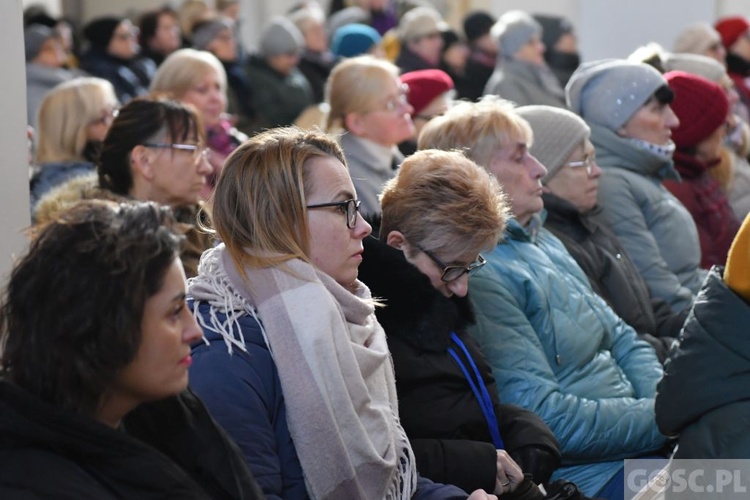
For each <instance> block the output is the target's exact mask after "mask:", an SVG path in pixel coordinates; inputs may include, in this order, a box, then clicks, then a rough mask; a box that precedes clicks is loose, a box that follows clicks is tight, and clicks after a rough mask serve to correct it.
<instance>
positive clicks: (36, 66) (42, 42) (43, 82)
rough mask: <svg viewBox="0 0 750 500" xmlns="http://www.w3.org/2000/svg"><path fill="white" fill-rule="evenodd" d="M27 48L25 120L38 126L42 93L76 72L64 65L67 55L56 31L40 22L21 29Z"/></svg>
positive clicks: (68, 78)
mask: <svg viewBox="0 0 750 500" xmlns="http://www.w3.org/2000/svg"><path fill="white" fill-rule="evenodd" d="M23 43H24V48H25V52H26V123H27V124H28V125H31V126H32V127H34V128H37V112H38V109H39V104H40V103H41V102H42V99H43V98H44V96H45V94H47V92H49V91H50V90H52V89H53V88H55V87H56V86H57V85H59V84H61V83H63V82H67V81H68V80H72V79H73V78H74V77H75V75H74V74H73V73H72V72H71V71H68V70H67V69H66V68H65V62H66V60H67V56H66V54H65V51H64V50H63V48H62V43H61V41H60V38H59V37H58V36H57V33H55V31H54V30H53V29H52V28H48V27H47V26H42V25H41V24H32V25H31V26H27V27H25V28H24V29H23Z"/></svg>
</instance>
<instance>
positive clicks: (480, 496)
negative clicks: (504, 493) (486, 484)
mask: <svg viewBox="0 0 750 500" xmlns="http://www.w3.org/2000/svg"><path fill="white" fill-rule="evenodd" d="M467 500H497V497H496V496H495V495H490V494H489V493H487V492H486V491H484V490H474V491H472V492H471V495H469V498H468V499H467Z"/></svg>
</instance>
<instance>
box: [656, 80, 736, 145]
mask: <svg viewBox="0 0 750 500" xmlns="http://www.w3.org/2000/svg"><path fill="white" fill-rule="evenodd" d="M664 78H665V79H666V80H667V83H668V84H669V87H670V88H671V89H672V90H673V91H674V100H673V101H672V103H671V104H670V106H671V107H672V111H674V113H675V114H676V115H677V118H679V119H680V126H679V127H677V128H675V129H672V140H673V141H674V143H675V144H676V145H677V147H678V148H680V149H683V148H690V147H693V146H696V145H698V144H700V142H701V141H703V140H704V139H706V138H708V137H709V136H710V135H711V134H713V133H714V132H715V131H716V129H717V128H719V127H720V126H722V125H723V124H724V122H725V121H726V119H727V113H728V112H729V101H728V100H727V95H726V93H725V92H724V90H723V89H722V88H721V87H720V86H719V85H717V84H716V83H714V82H712V81H709V80H706V79H705V78H703V77H702V76H698V75H693V74H690V73H685V72H684V71H670V72H669V73H667V74H665V75H664Z"/></svg>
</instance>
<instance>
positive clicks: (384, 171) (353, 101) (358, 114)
mask: <svg viewBox="0 0 750 500" xmlns="http://www.w3.org/2000/svg"><path fill="white" fill-rule="evenodd" d="M398 73H399V71H398V68H397V67H396V66H394V65H393V64H391V63H389V62H387V61H383V60H380V59H376V58H375V57H372V56H361V57H353V58H351V59H347V60H346V61H344V62H342V63H340V64H339V65H338V66H336V67H335V68H334V70H333V71H332V72H331V76H330V77H329V78H328V83H327V87H326V101H327V102H328V104H329V105H330V111H329V115H328V125H327V127H328V130H329V131H331V132H334V131H342V132H343V135H342V136H341V140H340V143H341V148H342V149H343V150H344V154H345V155H346V160H347V163H348V165H349V171H350V172H351V176H352V180H353V181H354V186H355V187H356V188H357V193H359V199H360V200H362V213H364V214H368V215H376V214H379V213H380V203H379V202H378V195H379V194H380V191H381V190H382V188H383V184H384V183H385V182H386V181H387V180H389V179H390V178H392V177H393V176H394V175H396V169H397V168H398V165H399V164H400V163H401V161H403V158H404V157H403V155H402V154H401V152H400V151H399V150H398V144H399V143H401V142H403V141H405V140H407V139H409V138H411V137H412V136H413V135H414V123H413V122H412V119H411V114H412V112H413V111H414V109H413V108H412V106H411V105H410V104H409V102H408V100H407V93H408V90H409V89H408V87H407V86H405V85H404V84H403V83H402V82H401V80H400V79H399V76H398Z"/></svg>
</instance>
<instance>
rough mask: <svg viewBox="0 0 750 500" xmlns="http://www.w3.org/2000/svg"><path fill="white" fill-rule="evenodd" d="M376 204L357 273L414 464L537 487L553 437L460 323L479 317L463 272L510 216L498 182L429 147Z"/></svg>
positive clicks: (503, 485)
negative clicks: (383, 343)
mask: <svg viewBox="0 0 750 500" xmlns="http://www.w3.org/2000/svg"><path fill="white" fill-rule="evenodd" d="M381 204H382V208H383V213H382V225H381V230H380V238H379V240H378V239H375V238H365V240H364V248H365V254H364V260H363V262H362V265H361V266H360V279H361V280H362V281H363V282H364V283H365V284H366V285H367V286H368V287H370V290H371V291H372V294H373V296H375V297H377V298H378V299H381V300H382V301H383V304H384V307H379V308H377V309H376V312H375V314H376V316H377V318H378V321H379V322H380V324H381V325H383V328H384V330H385V332H386V335H387V340H388V347H389V349H390V351H391V355H392V357H393V364H394V369H395V372H396V381H397V384H396V389H397V390H398V399H399V406H400V417H401V422H402V424H403V426H404V430H406V434H407V436H408V437H409V439H410V441H411V445H412V448H413V449H414V454H415V456H416V461H417V468H418V469H419V471H420V472H421V473H422V474H424V475H425V476H427V477H430V478H431V479H433V480H434V481H440V482H445V483H451V484H456V485H458V486H460V487H462V488H463V489H465V490H466V491H472V490H475V489H478V488H482V489H485V490H487V491H492V492H494V493H495V494H496V495H500V496H501V497H502V496H503V495H511V496H512V497H513V498H543V495H542V494H541V493H540V491H539V490H538V489H537V488H536V487H535V486H534V484H533V483H532V479H533V481H536V482H539V483H542V482H547V481H548V480H549V478H550V475H551V474H552V471H553V470H554V469H555V468H557V466H558V465H559V463H560V451H559V449H558V445H557V441H556V440H555V438H554V436H553V435H552V431H550V429H549V428H548V427H547V426H546V425H545V424H544V422H542V420H541V419H540V418H539V417H537V416H536V415H534V414H533V413H531V412H529V411H526V410H523V409H521V408H519V407H517V406H513V405H507V404H500V402H499V400H498V396H497V387H496V385H495V380H494V378H493V376H492V371H491V369H490V367H489V365H488V364H487V362H486V360H485V358H484V356H483V355H482V353H481V351H480V349H479V346H478V345H477V343H476V341H474V340H473V339H472V338H471V337H470V336H469V335H468V334H467V333H466V327H467V326H468V325H470V324H472V323H474V313H473V309H472V307H471V305H470V303H469V300H468V297H467V294H468V292H469V275H470V274H473V273H474V272H475V271H476V270H478V269H480V268H481V267H482V266H483V265H484V264H485V260H484V258H483V257H482V255H481V253H480V252H482V251H487V250H490V249H492V248H493V247H494V246H495V244H496V243H497V240H498V238H499V237H500V235H501V234H502V232H503V229H504V227H505V221H506V217H507V216H508V213H507V211H508V205H507V202H506V201H505V197H504V196H503V193H502V190H501V188H500V186H499V185H498V183H497V181H496V180H495V179H494V177H492V176H490V175H489V174H488V173H487V172H486V171H485V170H484V169H482V168H481V167H479V166H477V165H476V164H475V163H474V162H473V161H471V160H469V159H468V158H466V157H465V156H464V155H462V154H460V153H458V152H444V151H437V150H424V151H418V152H416V153H414V154H413V155H411V156H409V157H408V158H406V159H405V160H404V162H403V163H402V165H401V168H400V169H399V171H398V174H397V175H396V177H395V178H393V179H392V180H390V181H388V183H386V185H385V188H384V190H383V194H382V197H381ZM519 464H520V465H519ZM522 467H523V470H522ZM524 472H526V473H529V476H528V477H526V476H524Z"/></svg>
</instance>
